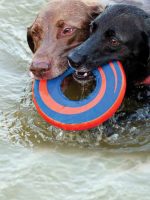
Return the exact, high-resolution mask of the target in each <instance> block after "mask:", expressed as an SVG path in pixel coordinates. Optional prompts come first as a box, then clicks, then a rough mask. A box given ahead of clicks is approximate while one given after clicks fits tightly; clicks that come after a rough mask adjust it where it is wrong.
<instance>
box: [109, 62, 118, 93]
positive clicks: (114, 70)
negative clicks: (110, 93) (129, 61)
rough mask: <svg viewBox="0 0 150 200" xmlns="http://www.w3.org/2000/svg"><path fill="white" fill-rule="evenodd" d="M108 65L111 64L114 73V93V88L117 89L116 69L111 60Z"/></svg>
mask: <svg viewBox="0 0 150 200" xmlns="http://www.w3.org/2000/svg"><path fill="white" fill-rule="evenodd" d="M109 65H110V66H111V68H112V71H113V73H114V77H115V87H114V93H115V92H116V89H117V83H118V77H117V72H116V69H115V67H114V64H113V63H112V62H110V63H109Z"/></svg>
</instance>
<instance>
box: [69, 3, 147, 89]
mask: <svg viewBox="0 0 150 200" xmlns="http://www.w3.org/2000/svg"><path fill="white" fill-rule="evenodd" d="M68 60H69V62H70V64H71V66H72V67H74V68H75V69H76V70H77V72H78V73H76V78H77V79H78V78H79V79H80V81H81V79H82V78H83V79H84V78H85V77H86V75H88V74H89V73H88V72H90V71H91V70H92V69H93V68H95V67H97V66H101V65H103V64H106V63H108V62H109V61H113V60H119V61H121V62H122V63H123V66H124V70H125V73H126V77H127V85H128V87H132V86H133V85H135V84H137V83H138V82H141V81H143V80H144V79H145V78H146V77H147V76H149V75H150V69H149V68H150V15H149V14H148V13H146V12H145V11H143V10H142V9H140V8H137V7H135V6H131V5H118V4H116V5H113V6H109V7H107V8H106V9H105V11H104V12H103V13H102V14H100V15H99V16H98V17H97V18H96V19H95V20H94V21H93V22H92V23H91V35H90V37H89V39H88V40H86V41H85V42H84V43H82V44H81V45H80V46H78V47H77V48H75V49H74V50H73V51H72V52H71V53H70V54H69V56H68ZM85 72H86V75H85ZM86 78H87V77H86Z"/></svg>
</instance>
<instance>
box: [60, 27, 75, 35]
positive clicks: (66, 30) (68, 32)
mask: <svg viewBox="0 0 150 200" xmlns="http://www.w3.org/2000/svg"><path fill="white" fill-rule="evenodd" d="M74 31H75V29H74V28H72V27H66V28H64V29H63V30H62V32H61V35H62V36H66V35H72V33H73V32H74Z"/></svg>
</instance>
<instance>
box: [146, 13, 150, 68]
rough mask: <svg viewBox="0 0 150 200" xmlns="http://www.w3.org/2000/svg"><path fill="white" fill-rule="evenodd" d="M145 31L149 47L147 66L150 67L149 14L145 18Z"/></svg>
mask: <svg viewBox="0 0 150 200" xmlns="http://www.w3.org/2000/svg"><path fill="white" fill-rule="evenodd" d="M145 24H146V31H147V35H148V47H149V58H148V66H149V67H150V16H149V18H147V19H146V20H145Z"/></svg>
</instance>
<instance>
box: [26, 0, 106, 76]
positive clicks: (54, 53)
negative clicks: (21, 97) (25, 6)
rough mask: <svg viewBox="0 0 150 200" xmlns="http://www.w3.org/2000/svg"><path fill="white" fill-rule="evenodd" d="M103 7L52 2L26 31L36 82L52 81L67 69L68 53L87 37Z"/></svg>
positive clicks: (75, 0) (87, 0)
mask: <svg viewBox="0 0 150 200" xmlns="http://www.w3.org/2000/svg"><path fill="white" fill-rule="evenodd" d="M103 8H104V6H103V5H102V4H100V3H99V0H51V1H50V2H49V3H48V4H47V5H46V7H45V8H44V9H42V10H41V12H40V13H39V15H38V16H37V18H36V20H35V22H34V23H33V24H32V26H31V27H29V28H28V31H27V41H28V44H29V47H30V48H31V50H32V52H33V53H34V55H33V60H32V64H31V66H30V71H31V72H32V74H33V75H34V78H35V79H52V78H54V77H57V76H59V75H60V74H62V73H63V72H64V71H65V70H66V68H67V55H68V53H69V51H70V50H71V49H72V48H74V47H76V46H78V45H79V44H81V42H83V41H84V40H86V39H87V37H88V36H89V24H90V21H91V20H93V18H95V17H96V16H97V15H98V14H99V13H100V12H101V11H102V10H103Z"/></svg>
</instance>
